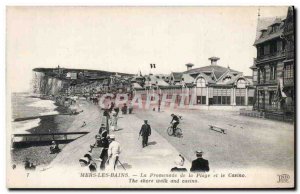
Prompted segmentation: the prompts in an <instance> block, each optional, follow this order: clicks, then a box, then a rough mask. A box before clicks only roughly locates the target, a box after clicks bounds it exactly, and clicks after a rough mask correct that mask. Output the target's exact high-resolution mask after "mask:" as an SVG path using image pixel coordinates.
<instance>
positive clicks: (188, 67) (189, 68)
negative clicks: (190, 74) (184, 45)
mask: <svg viewBox="0 0 300 194" xmlns="http://www.w3.org/2000/svg"><path fill="white" fill-rule="evenodd" d="M185 66H186V70H187V71H188V70H191V69H192V68H193V66H194V64H192V63H188V64H186V65H185Z"/></svg>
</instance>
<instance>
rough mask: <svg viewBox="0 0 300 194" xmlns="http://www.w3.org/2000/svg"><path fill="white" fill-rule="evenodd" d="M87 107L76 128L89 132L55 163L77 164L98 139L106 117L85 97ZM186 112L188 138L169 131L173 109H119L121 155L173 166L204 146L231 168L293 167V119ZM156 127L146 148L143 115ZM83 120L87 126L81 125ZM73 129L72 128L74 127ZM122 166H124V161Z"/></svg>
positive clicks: (213, 162)
mask: <svg viewBox="0 0 300 194" xmlns="http://www.w3.org/2000/svg"><path fill="white" fill-rule="evenodd" d="M82 108H83V109H84V112H83V113H81V114H79V115H77V118H76V119H75V121H74V123H73V124H72V127H71V128H72V130H76V131H78V130H82V131H90V133H89V134H87V135H85V136H84V137H82V138H80V139H78V140H76V141H74V142H71V143H70V144H68V145H66V146H65V147H64V149H63V151H62V152H61V153H60V154H58V156H57V157H56V158H55V159H54V160H53V162H52V163H51V166H52V167H53V166H56V165H57V166H61V165H72V166H78V167H79V164H78V159H79V158H80V157H82V156H83V155H84V154H85V153H86V152H87V151H88V150H89V145H90V144H92V143H94V136H95V134H96V133H97V131H98V128H99V126H100V123H101V111H100V109H99V107H97V106H94V105H91V104H88V103H87V102H83V103H82ZM173 112H174V113H177V114H179V115H182V116H183V121H182V123H181V124H180V125H179V126H180V127H181V128H182V129H183V132H184V136H183V138H176V137H171V136H168V134H167V133H166V128H167V127H168V125H169V122H170V120H171V117H170V114H171V112H170V111H168V110H165V111H162V112H154V111H144V110H134V114H132V115H120V119H119V123H118V126H119V128H120V130H119V131H116V132H113V133H114V134H115V135H116V138H117V141H119V142H120V143H121V146H122V154H121V157H120V161H121V162H122V163H124V165H125V167H126V168H127V169H133V170H136V169H144V170H145V169H153V168H155V169H158V168H160V169H170V168H171V167H173V166H174V158H175V157H176V156H177V155H178V154H179V153H181V154H182V155H184V156H185V157H186V159H187V163H186V167H187V168H189V167H190V162H191V161H192V160H193V159H195V154H194V151H195V150H197V149H201V150H203V151H204V152H205V154H204V158H207V159H208V160H209V162H210V167H211V169H212V170H216V169H221V168H226V169H237V168H243V169H245V168H253V167H261V168H271V169H272V168H275V169H286V170H293V165H294V149H293V146H294V129H293V125H292V124H289V123H283V122H277V121H271V120H263V119H257V118H251V117H244V116H240V115H239V114H238V112H233V111H204V110H179V109H177V110H175V111H173ZM144 119H148V120H149V123H150V125H151V127H152V130H153V132H152V136H151V137H150V138H149V146H148V147H146V148H144V149H143V148H142V145H141V138H140V139H139V140H138V133H139V130H140V127H141V125H142V124H143V120H144ZM83 121H86V123H87V126H86V127H84V128H80V126H81V124H82V122H83ZM211 124H212V125H216V126H220V127H223V128H225V129H227V130H226V132H227V133H226V134H221V133H218V132H215V131H212V130H209V127H208V125H211ZM70 130H71V129H70ZM119 168H120V166H119Z"/></svg>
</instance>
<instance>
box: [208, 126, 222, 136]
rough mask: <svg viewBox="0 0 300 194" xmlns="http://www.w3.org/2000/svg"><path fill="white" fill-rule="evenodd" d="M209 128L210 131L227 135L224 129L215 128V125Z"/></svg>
mask: <svg viewBox="0 0 300 194" xmlns="http://www.w3.org/2000/svg"><path fill="white" fill-rule="evenodd" d="M208 126H209V129H210V130H213V131H216V132H219V133H223V134H226V133H225V130H226V129H223V128H221V127H217V126H214V125H208Z"/></svg>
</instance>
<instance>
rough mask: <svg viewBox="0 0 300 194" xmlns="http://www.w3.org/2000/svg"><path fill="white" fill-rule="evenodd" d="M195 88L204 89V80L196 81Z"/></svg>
mask: <svg viewBox="0 0 300 194" xmlns="http://www.w3.org/2000/svg"><path fill="white" fill-rule="evenodd" d="M197 87H198V88H203V87H206V82H205V79H204V78H202V77H201V78H199V79H197Z"/></svg>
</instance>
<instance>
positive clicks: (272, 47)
mask: <svg viewBox="0 0 300 194" xmlns="http://www.w3.org/2000/svg"><path fill="white" fill-rule="evenodd" d="M276 52H277V42H275V41H274V42H272V43H271V44H270V53H271V54H273V53H276Z"/></svg>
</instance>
